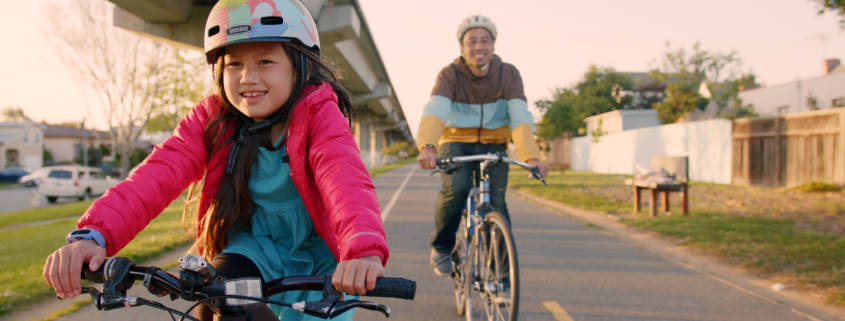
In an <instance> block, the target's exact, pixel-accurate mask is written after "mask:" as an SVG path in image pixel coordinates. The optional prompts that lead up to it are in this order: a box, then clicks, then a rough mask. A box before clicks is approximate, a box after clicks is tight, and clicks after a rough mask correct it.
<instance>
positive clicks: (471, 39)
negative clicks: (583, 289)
mask: <svg viewBox="0 0 845 321" xmlns="http://www.w3.org/2000/svg"><path fill="white" fill-rule="evenodd" d="M496 35H497V33H496V25H495V24H493V22H492V21H491V20H490V19H489V18H487V17H485V16H481V15H473V16H469V17H467V18H466V19H464V20H463V21H461V23H460V25H459V26H458V32H457V37H458V42H459V44H460V50H461V56H460V57H458V58H456V59H455V60H454V61H453V62H452V63H451V64H449V65H448V66H446V67H444V68H443V69H442V70H441V71H440V73H439V74H438V76H437V80H436V82H435V84H434V89H433V90H432V92H431V100H430V101H429V102H428V104H426V106H425V109H424V111H423V116H422V120H421V121H420V126H419V129H418V130H417V143H418V148H419V149H420V154H419V156H418V157H417V161H418V162H419V164H420V167H422V168H424V169H434V168H435V159H436V158H437V157H438V156H439V157H453V156H463V155H473V154H484V153H504V152H506V151H507V144H508V141H509V140H512V141H513V142H514V145H515V146H516V152H517V155H518V159H519V160H521V161H524V162H526V163H529V164H531V165H534V166H537V167H538V168H539V169H540V175H541V176H544V177H545V176H546V173H548V171H549V167H548V166H547V165H546V164H545V163H543V162H541V161H540V151H539V149H538V148H537V144H536V143H535V142H534V139H533V134H532V127H533V120H532V117H531V113H529V112H528V103H527V102H526V99H525V93H524V91H523V85H522V77H520V75H519V71H518V70H517V69H516V67H514V66H513V65H511V64H508V63H505V62H503V61H502V59H501V58H499V56H497V55H495V54H493V51H494V47H495V46H494V45H495V41H496ZM441 178H442V180H443V187H442V189H441V190H440V194H439V195H438V197H437V203H436V205H435V217H434V232H433V233H432V236H431V247H432V249H431V264H432V266H433V267H434V273H435V274H437V275H438V276H449V275H450V274H451V272H452V264H453V263H452V258H451V251H452V248H453V247H454V245H455V232H456V231H457V229H458V224H459V223H460V219H461V211H462V210H463V209H464V206H465V202H464V201H465V200H466V198H467V194H468V193H469V190H470V188H471V186H472V165H466V164H464V165H461V166H459V167H458V169H457V170H455V171H452V172H451V173H441ZM507 184H508V165H507V164H506V163H501V164H497V165H495V166H493V168H492V175H491V181H490V185H491V186H490V189H491V197H490V198H491V200H490V201H491V203H492V204H493V207H494V208H495V209H496V210H497V211H499V212H500V213H502V215H503V216H504V217H505V218H506V219H507V220H508V223H510V216H509V214H508V209H507V205H506V204H505V189H506V188H507Z"/></svg>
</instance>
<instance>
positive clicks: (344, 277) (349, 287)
mask: <svg viewBox="0 0 845 321" xmlns="http://www.w3.org/2000/svg"><path fill="white" fill-rule="evenodd" d="M382 275H384V267H383V266H382V265H381V258H379V257H378V256H366V257H362V258H357V259H352V260H346V261H341V262H339V263H338V264H337V268H336V269H335V271H334V275H333V276H332V285H333V286H334V288H335V289H337V290H338V291H341V292H346V293H349V294H355V295H364V294H365V293H367V291H369V290H372V289H375V287H376V278H378V277H379V276H382Z"/></svg>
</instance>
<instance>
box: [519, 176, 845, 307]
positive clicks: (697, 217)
mask: <svg viewBox="0 0 845 321" xmlns="http://www.w3.org/2000/svg"><path fill="white" fill-rule="evenodd" d="M624 178H625V177H624V176H620V175H611V174H595V173H588V172H574V171H567V172H566V173H565V174H563V173H561V172H560V171H553V172H551V173H550V175H548V177H547V178H546V181H547V182H548V186H543V184H542V183H540V182H538V181H533V180H530V179H529V178H528V177H526V176H525V175H524V173H523V171H521V170H519V169H514V168H512V169H511V171H510V175H509V177H508V179H509V186H510V188H516V189H519V190H520V191H523V192H527V193H531V194H533V195H536V196H540V197H543V198H545V199H547V200H551V201H555V202H559V203H562V204H566V205H570V206H573V207H577V208H581V209H586V210H592V211H601V212H605V213H617V214H620V215H619V216H620V217H621V219H620V222H623V223H625V224H628V225H632V226H636V227H639V228H642V229H645V230H649V231H653V232H657V233H660V234H661V235H664V236H667V237H670V238H674V239H676V240H678V241H680V242H681V243H682V244H685V245H688V246H691V247H694V248H698V249H702V250H705V251H707V252H709V253H713V254H715V255H717V256H719V257H721V258H722V259H723V260H724V261H725V262H727V263H730V264H734V265H738V266H742V267H744V268H746V269H748V270H750V271H752V272H754V273H757V274H758V275H762V276H769V277H771V276H776V277H778V278H780V279H784V280H787V281H790V282H794V283H795V284H796V285H798V286H799V287H803V288H811V289H820V290H821V291H822V292H824V293H825V294H826V297H827V300H828V301H829V302H831V303H833V304H836V305H840V306H845V236H843V235H841V234H833V233H820V232H817V231H814V230H810V229H807V228H802V227H800V225H799V224H796V222H795V221H794V220H792V219H788V218H772V217H753V216H747V215H731V213H730V212H712V211H708V210H706V209H707V208H708V207H709V206H703V207H702V206H698V208H699V209H697V210H691V211H690V216H689V217H683V216H680V215H679V213H676V212H674V211H673V215H671V216H659V217H656V218H648V217H646V215H647V214H645V212H646V211H643V212H641V213H640V215H638V216H635V215H633V214H631V211H632V204H631V202H630V201H627V202H622V201H619V200H615V199H612V198H609V197H606V196H603V195H601V190H602V189H603V188H606V187H608V186H612V185H615V186H618V185H619V184H622V180H623V179H624ZM696 184H698V185H701V186H702V187H704V186H706V187H707V188H709V189H720V190H724V191H725V192H730V191H732V190H735V189H737V188H741V187H737V186H732V185H719V184H703V183H695V182H694V183H693V186H695V185H696Z"/></svg>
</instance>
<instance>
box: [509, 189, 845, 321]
mask: <svg viewBox="0 0 845 321" xmlns="http://www.w3.org/2000/svg"><path fill="white" fill-rule="evenodd" d="M508 192H510V193H513V194H514V195H516V196H518V197H520V198H523V199H526V200H528V201H531V202H533V203H535V204H538V205H540V206H541V207H544V208H546V209H549V210H551V211H552V212H554V213H555V214H557V215H560V216H565V217H569V218H573V219H576V220H579V221H585V222H588V223H591V224H594V225H597V226H599V227H601V228H602V229H604V230H605V231H607V232H609V233H610V234H612V235H613V236H615V237H618V238H621V239H625V240H628V241H631V242H632V243H634V244H637V245H639V246H640V247H642V248H643V249H645V250H646V251H649V252H651V253H654V254H656V255H658V256H660V257H663V258H665V259H667V260H669V261H671V262H673V263H676V264H678V265H680V266H683V267H685V268H687V269H690V270H693V271H696V272H699V273H702V274H704V275H706V276H707V277H709V278H711V279H713V280H716V281H718V282H720V283H722V284H725V285H728V286H730V287H733V288H735V289H737V290H739V291H741V292H744V293H746V294H749V295H752V296H755V297H757V298H760V299H762V300H765V301H767V302H770V303H773V304H775V305H779V306H782V307H784V308H786V309H787V310H790V311H792V312H793V313H795V314H796V315H800V316H802V317H804V318H807V319H808V320H814V321H821V320H826V321H845V308H843V307H837V306H833V305H830V304H828V303H826V302H825V301H824V298H823V297H820V296H819V295H817V294H813V293H810V292H807V291H800V290H796V289H787V290H783V291H774V290H772V289H771V288H770V286H771V285H772V284H774V283H776V281H771V280H766V279H763V278H760V277H757V276H754V275H752V274H750V273H748V272H747V271H744V270H743V269H741V268H738V267H736V266H731V265H727V264H725V263H723V262H720V261H719V260H717V259H716V258H713V257H711V256H710V255H707V254H704V253H695V252H694V251H693V249H691V248H689V247H685V246H683V245H679V244H676V243H673V242H672V241H671V240H669V239H668V238H664V237H662V236H660V235H658V234H656V233H653V232H648V231H644V230H640V229H636V228H633V227H630V226H627V225H625V224H623V223H620V222H619V218H618V217H616V216H613V215H610V214H607V213H604V212H597V211H590V210H583V209H579V208H575V207H572V206H568V205H564V204H561V203H558V202H554V201H550V200H547V199H544V198H542V197H538V196H535V195H531V194H528V193H526V192H523V191H520V190H517V189H510V190H509V191H508Z"/></svg>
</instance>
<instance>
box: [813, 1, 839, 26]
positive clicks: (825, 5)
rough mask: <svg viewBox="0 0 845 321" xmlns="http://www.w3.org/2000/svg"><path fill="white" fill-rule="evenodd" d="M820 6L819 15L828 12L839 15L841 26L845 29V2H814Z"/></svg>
mask: <svg viewBox="0 0 845 321" xmlns="http://www.w3.org/2000/svg"><path fill="white" fill-rule="evenodd" d="M813 1H814V2H816V3H818V5H819V12H818V13H819V14H824V13H825V12H826V11H830V12H833V13H834V14H837V15H839V26H840V28H842V29H845V0H813Z"/></svg>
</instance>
